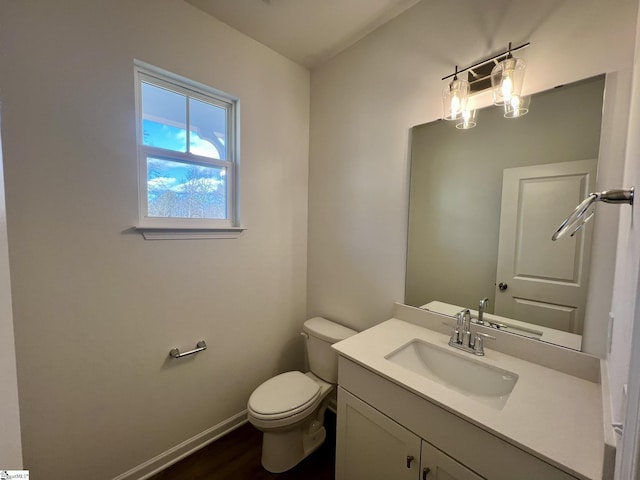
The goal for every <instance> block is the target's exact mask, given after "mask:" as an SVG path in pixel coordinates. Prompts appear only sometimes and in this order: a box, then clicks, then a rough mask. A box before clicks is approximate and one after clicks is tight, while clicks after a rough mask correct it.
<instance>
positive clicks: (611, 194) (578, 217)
mask: <svg viewBox="0 0 640 480" xmlns="http://www.w3.org/2000/svg"><path fill="white" fill-rule="evenodd" d="M596 202H604V203H613V204H627V205H633V187H631V188H624V189H619V190H607V191H605V192H599V193H590V194H589V195H588V196H587V198H585V199H584V200H583V201H582V203H580V205H578V206H577V207H576V209H575V210H574V211H573V212H572V213H571V215H569V216H568V217H567V219H566V220H565V221H564V222H562V224H561V225H560V226H559V227H558V229H557V230H556V231H555V233H554V234H553V236H552V237H551V240H554V241H555V240H557V239H559V238H560V237H562V236H563V235H564V234H565V233H567V232H568V231H569V230H572V231H571V236H572V237H573V236H574V235H575V234H576V233H577V232H578V231H579V230H580V229H581V228H582V227H583V226H584V224H585V223H587V222H588V221H589V220H591V217H593V214H594V213H595V210H593V209H592V210H589V208H590V207H591V206H592V205H593V204H594V203H596Z"/></svg>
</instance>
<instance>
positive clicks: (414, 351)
mask: <svg viewBox="0 0 640 480" xmlns="http://www.w3.org/2000/svg"><path fill="white" fill-rule="evenodd" d="M463 355H466V354H460V353H458V352H454V351H450V350H448V349H445V348H441V347H439V346H436V345H432V344H430V343H427V342H423V341H422V340H412V341H411V342H409V343H407V344H405V345H403V346H402V347H400V348H398V349H397V350H395V351H394V352H391V353H390V354H389V355H387V356H385V358H386V359H387V360H389V361H391V362H393V363H395V364H397V365H400V366H402V367H404V368H407V369H409V370H411V371H412V372H414V373H417V374H418V375H422V376H423V377H426V378H428V379H430V380H432V381H435V382H438V383H440V384H441V385H444V386H446V387H448V388H449V389H451V390H455V391H457V392H459V393H462V394H464V395H465V396H467V397H471V398H473V399H474V400H476V401H478V402H480V403H483V404H485V405H488V406H490V407H492V408H495V409H497V410H502V408H503V407H504V405H505V404H506V403H507V399H508V398H509V395H510V394H511V392H512V391H513V387H515V385H516V382H517V381H518V375H516V374H515V373H511V372H508V371H506V370H502V369H500V368H496V367H493V366H491V365H486V364H484V363H482V362H479V361H477V360H476V359H474V358H473V357H471V356H469V357H468V358H467V357H466V356H463Z"/></svg>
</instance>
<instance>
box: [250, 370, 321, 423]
mask: <svg viewBox="0 0 640 480" xmlns="http://www.w3.org/2000/svg"><path fill="white" fill-rule="evenodd" d="M319 397H320V385H319V384H318V382H316V381H314V380H313V379H312V378H309V377H308V376H307V375H305V374H304V373H302V372H286V373H282V374H280V375H277V376H275V377H273V378H271V379H269V380H267V381H266V382H264V383H263V384H262V385H260V386H259V387H258V388H256V389H255V391H254V392H253V393H252V394H251V397H250V398H249V402H248V405H247V406H248V409H249V411H250V413H251V415H252V416H253V417H254V418H256V419H260V420H280V419H283V418H287V417H291V416H294V415H297V414H299V413H301V412H304V411H305V410H307V409H309V408H313V407H315V404H316V400H317V399H318V398H319Z"/></svg>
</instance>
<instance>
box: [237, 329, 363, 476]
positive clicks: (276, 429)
mask: <svg viewBox="0 0 640 480" xmlns="http://www.w3.org/2000/svg"><path fill="white" fill-rule="evenodd" d="M302 330H303V332H302V335H303V336H304V339H305V344H306V351H307V358H308V360H309V368H310V370H311V371H310V372H307V373H302V372H297V371H294V372H286V373H282V374H280V375H277V376H275V377H273V378H270V379H269V380H267V381H266V382H264V383H263V384H262V385H260V386H259V387H258V388H256V389H255V390H254V392H253V393H252V394H251V397H249V402H248V403H247V411H248V418H249V422H250V423H251V424H252V425H253V426H254V427H256V428H257V429H258V430H260V431H262V432H263V438H262V466H263V467H264V468H265V469H266V470H268V471H269V472H272V473H281V472H285V471H287V470H289V469H291V468H293V467H294V466H296V465H297V464H298V463H300V461H302V460H303V459H304V458H306V457H307V456H308V455H310V454H311V453H312V452H314V451H315V450H316V449H317V448H318V447H319V446H320V445H322V442H324V439H325V437H326V435H327V433H326V430H325V428H324V413H325V411H326V409H327V405H328V404H329V398H330V397H329V393H331V391H332V390H333V389H334V387H335V384H336V383H338V354H337V353H336V352H335V351H334V350H333V349H332V348H331V345H333V344H334V343H336V342H339V341H340V340H344V339H345V338H347V337H350V336H352V335H355V334H356V333H358V332H356V331H355V330H351V329H350V328H347V327H344V326H342V325H338V324H337V323H334V322H331V321H329V320H327V319H325V318H321V317H315V318H311V319H309V320H307V321H306V322H304V326H303V329H302Z"/></svg>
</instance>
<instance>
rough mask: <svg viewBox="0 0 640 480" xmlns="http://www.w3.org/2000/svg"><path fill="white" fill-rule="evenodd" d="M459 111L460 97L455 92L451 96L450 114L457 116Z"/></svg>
mask: <svg viewBox="0 0 640 480" xmlns="http://www.w3.org/2000/svg"><path fill="white" fill-rule="evenodd" d="M458 112H460V97H458V95H457V94H454V95H452V96H451V116H452V117H457V116H458Z"/></svg>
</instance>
